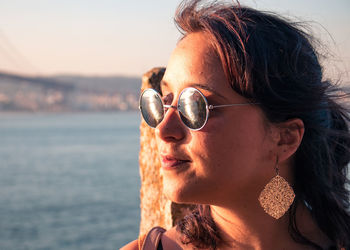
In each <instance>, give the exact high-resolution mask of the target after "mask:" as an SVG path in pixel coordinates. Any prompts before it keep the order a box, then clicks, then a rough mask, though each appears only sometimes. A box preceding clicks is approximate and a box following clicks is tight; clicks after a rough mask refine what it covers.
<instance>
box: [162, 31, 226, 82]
mask: <svg viewBox="0 0 350 250" xmlns="http://www.w3.org/2000/svg"><path fill="white" fill-rule="evenodd" d="M208 41H209V37H208V36H207V35H206V34H204V33H191V34H188V35H187V36H185V37H184V38H183V39H182V40H180V42H179V43H178V44H177V46H176V48H175V50H174V51H173V53H172V55H171V57H170V60H169V63H168V66H167V69H166V72H165V75H164V78H163V80H164V83H166V85H168V87H169V85H170V87H181V85H182V84H184V85H186V84H190V83H201V84H210V83H212V82H214V81H216V82H218V81H220V82H223V81H224V82H226V78H225V74H224V72H223V69H222V66H221V62H220V60H219V58H218V56H217V54H216V52H215V50H214V49H213V46H212V45H211V44H210V43H209V42H208Z"/></svg>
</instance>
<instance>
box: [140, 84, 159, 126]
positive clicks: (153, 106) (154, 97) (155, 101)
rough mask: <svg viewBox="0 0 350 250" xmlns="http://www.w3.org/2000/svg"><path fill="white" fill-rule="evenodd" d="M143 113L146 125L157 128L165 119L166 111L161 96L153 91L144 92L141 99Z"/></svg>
mask: <svg viewBox="0 0 350 250" xmlns="http://www.w3.org/2000/svg"><path fill="white" fill-rule="evenodd" d="M140 104H141V105H140V106H141V113H142V117H143V119H144V120H145V121H146V123H147V124H148V125H149V126H151V127H152V128H155V127H156V126H157V125H158V124H159V123H160V122H161V121H162V120H163V117H164V109H163V104H162V99H161V97H160V95H159V94H158V93H157V92H156V91H155V90H153V89H148V90H146V91H145V92H143V94H142V97H141V103H140Z"/></svg>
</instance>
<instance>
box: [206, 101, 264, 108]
mask: <svg viewBox="0 0 350 250" xmlns="http://www.w3.org/2000/svg"><path fill="white" fill-rule="evenodd" d="M253 104H259V103H258V102H255V103H235V104H223V105H209V106H208V108H209V109H214V108H224V107H231V106H245V105H253Z"/></svg>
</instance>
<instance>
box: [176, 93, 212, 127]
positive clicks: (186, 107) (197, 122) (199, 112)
mask: <svg viewBox="0 0 350 250" xmlns="http://www.w3.org/2000/svg"><path fill="white" fill-rule="evenodd" d="M179 112H180V115H181V119H182V121H183V122H184V123H185V125H186V126H188V127H189V128H191V129H200V128H201V127H202V126H203V125H204V123H205V121H206V118H207V117H206V116H207V110H206V102H205V99H204V97H203V96H202V95H201V93H200V92H199V91H198V90H196V89H193V88H189V89H186V90H185V91H183V92H182V94H181V96H180V98H179Z"/></svg>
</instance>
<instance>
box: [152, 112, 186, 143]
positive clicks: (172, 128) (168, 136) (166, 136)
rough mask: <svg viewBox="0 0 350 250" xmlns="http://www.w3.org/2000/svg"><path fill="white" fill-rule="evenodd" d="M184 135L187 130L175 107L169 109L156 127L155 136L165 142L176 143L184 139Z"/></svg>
mask: <svg viewBox="0 0 350 250" xmlns="http://www.w3.org/2000/svg"><path fill="white" fill-rule="evenodd" d="M186 133H187V128H186V127H185V125H184V124H183V123H182V121H181V118H180V116H179V114H178V112H177V109H176V107H174V106H171V107H169V108H168V110H167V111H166V112H165V114H164V119H163V120H162V122H161V123H160V124H158V126H157V127H156V136H157V137H159V138H160V139H162V140H163V141H166V142H178V141H181V140H182V139H184V138H185V136H186Z"/></svg>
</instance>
